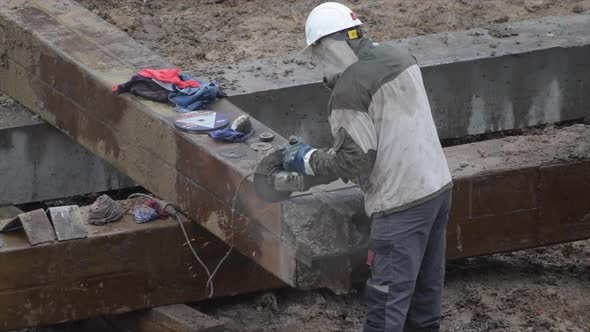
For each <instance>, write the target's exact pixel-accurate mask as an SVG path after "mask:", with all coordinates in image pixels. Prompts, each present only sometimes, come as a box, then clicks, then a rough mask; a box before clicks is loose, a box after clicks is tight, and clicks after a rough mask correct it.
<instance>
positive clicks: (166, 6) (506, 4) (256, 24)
mask: <svg viewBox="0 0 590 332" xmlns="http://www.w3.org/2000/svg"><path fill="white" fill-rule="evenodd" d="M78 1H79V2H80V3H82V4H83V5H85V6H86V7H88V8H89V9H91V10H92V11H93V12H94V13H96V14H98V15H99V16H101V17H102V18H104V19H106V20H107V21H109V22H110V23H112V24H114V25H117V26H118V27H119V28H121V29H123V30H125V31H127V33H129V35H131V36H132V37H133V38H135V39H136V40H138V41H139V42H141V43H142V44H144V45H146V46H147V47H149V48H150V49H152V50H154V51H156V52H157V53H159V54H160V55H162V56H163V57H166V58H168V59H170V60H171V61H172V62H173V63H175V64H176V65H178V66H180V67H182V68H184V69H187V70H188V69H195V68H202V67H204V66H206V65H207V64H209V63H219V62H222V63H231V62H236V61H242V60H246V59H255V58H265V57H272V56H274V55H277V54H288V53H293V52H297V51H299V50H300V49H302V48H303V46H304V36H303V34H304V33H303V24H304V22H305V18H306V16H307V14H308V13H309V11H310V10H311V9H312V8H313V7H314V6H315V5H317V4H319V3H320V2H322V1H318V0H297V1H295V0H288V1H278V0H277V1H273V0H250V1H248V0H175V1H170V0H168V1H166V0H164V1H146V0H78ZM343 3H345V4H347V5H349V6H350V7H351V8H352V9H353V10H355V11H356V12H357V14H358V15H359V17H360V18H361V20H362V21H363V22H364V23H365V30H366V31H367V32H368V34H369V35H370V36H371V37H373V38H374V39H375V40H391V39H395V38H400V37H406V36H414V35H423V34H430V33H435V32H441V31H450V30H462V29H468V28H473V27H483V26H487V25H489V24H494V23H496V22H509V21H515V20H523V19H527V18H533V17H540V16H547V15H570V14H574V13H579V12H583V11H586V10H590V0H379V1H377V0H372V1H359V0H354V1H343Z"/></svg>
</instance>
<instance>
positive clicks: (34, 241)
mask: <svg viewBox="0 0 590 332" xmlns="http://www.w3.org/2000/svg"><path fill="white" fill-rule="evenodd" d="M18 218H19V219H20V222H21V223H22V225H23V228H24V229H25V233H26V234H27V238H28V239H29V243H30V244H31V245H32V246H35V245H38V244H41V243H47V242H54V241H55V232H54V231H53V226H51V222H50V221H49V219H48V218H47V215H46V214H45V211H44V210H43V209H38V210H35V211H31V212H27V213H23V214H20V215H19V216H18Z"/></svg>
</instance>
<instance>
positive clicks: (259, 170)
mask: <svg viewBox="0 0 590 332" xmlns="http://www.w3.org/2000/svg"><path fill="white" fill-rule="evenodd" d="M297 143H298V138H297V137H295V136H291V137H290V138H289V144H291V145H293V144H297ZM265 152H266V153H265V154H264V156H263V157H262V159H261V160H260V162H259V163H258V165H256V170H255V173H254V186H255V187H256V193H257V194H258V196H260V197H261V198H262V199H264V200H266V201H269V202H278V201H282V200H285V199H287V198H289V196H290V195H291V194H292V193H293V192H297V191H299V192H301V191H306V190H308V189H309V188H311V187H313V186H316V185H319V184H324V183H329V182H331V181H333V180H334V179H328V178H325V177H318V176H309V175H301V174H299V173H297V172H288V171H285V170H284V169H283V152H284V149H270V150H268V151H265Z"/></svg>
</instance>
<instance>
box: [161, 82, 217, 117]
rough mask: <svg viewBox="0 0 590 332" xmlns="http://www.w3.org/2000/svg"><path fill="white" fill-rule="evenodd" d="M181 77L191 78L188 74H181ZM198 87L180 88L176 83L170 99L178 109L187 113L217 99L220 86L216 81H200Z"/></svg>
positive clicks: (169, 96)
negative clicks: (207, 82)
mask: <svg viewBox="0 0 590 332" xmlns="http://www.w3.org/2000/svg"><path fill="white" fill-rule="evenodd" d="M180 78H181V79H182V80H184V81H186V80H191V79H193V78H191V77H190V76H188V75H185V74H181V75H180ZM197 82H199V83H200V86H199V87H198V88H185V89H179V88H178V87H177V86H176V85H173V86H172V91H171V92H170V94H169V95H168V100H169V101H170V102H172V103H173V104H175V105H176V111H177V112H180V113H186V112H191V111H196V110H199V109H201V108H203V107H205V106H206V105H208V104H209V103H211V102H212V101H214V100H215V98H216V97H217V94H218V90H219V88H218V87H217V84H216V83H215V82H211V83H209V84H206V83H204V82H201V81H198V80H197Z"/></svg>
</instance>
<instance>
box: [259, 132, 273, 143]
mask: <svg viewBox="0 0 590 332" xmlns="http://www.w3.org/2000/svg"><path fill="white" fill-rule="evenodd" d="M258 139H259V140H260V141H261V142H272V141H273V140H274V139H275V135H274V134H272V133H262V134H260V135H258Z"/></svg>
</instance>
